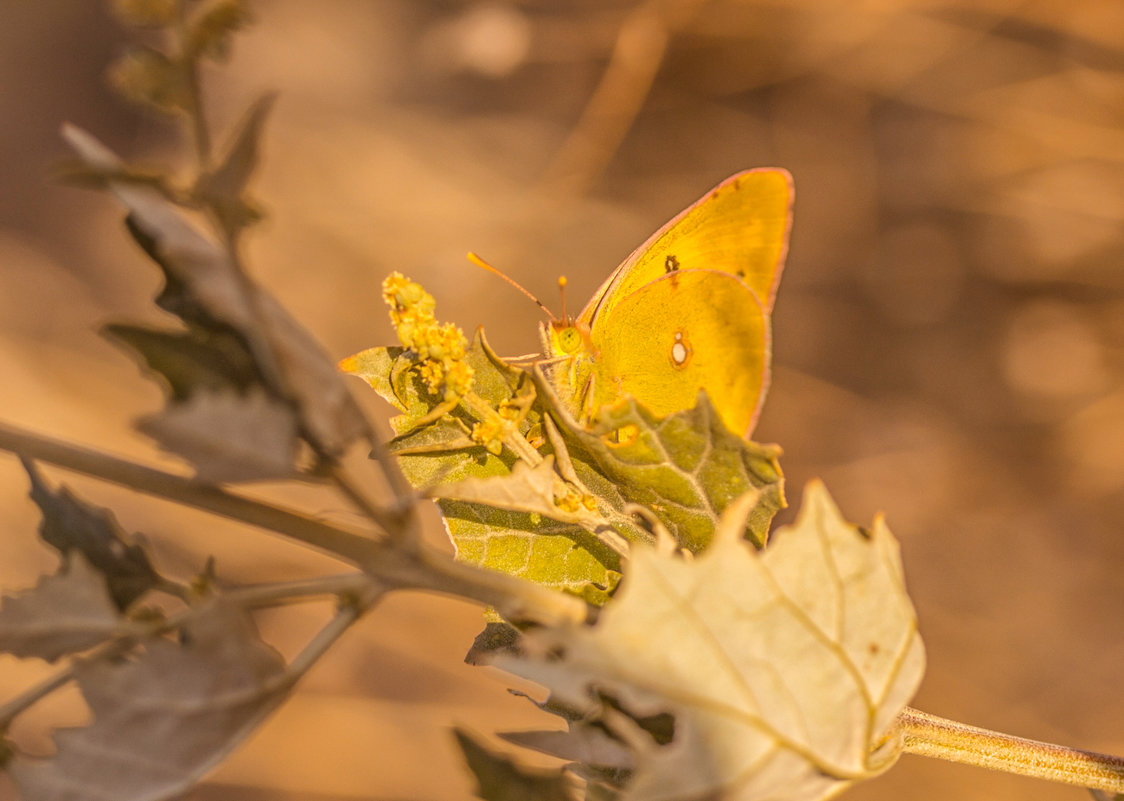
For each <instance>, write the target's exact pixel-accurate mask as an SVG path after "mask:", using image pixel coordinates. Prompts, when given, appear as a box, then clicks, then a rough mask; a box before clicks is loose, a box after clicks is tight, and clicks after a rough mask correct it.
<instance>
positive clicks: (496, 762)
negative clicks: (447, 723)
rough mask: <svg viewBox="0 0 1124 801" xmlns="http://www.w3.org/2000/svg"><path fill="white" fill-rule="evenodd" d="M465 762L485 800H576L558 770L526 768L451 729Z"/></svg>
mask: <svg viewBox="0 0 1124 801" xmlns="http://www.w3.org/2000/svg"><path fill="white" fill-rule="evenodd" d="M453 733H454V734H455V735H456V738H457V744H458V745H459V746H460V748H461V753H463V754H464V759H465V762H467V763H468V767H469V769H470V770H471V771H472V773H473V775H474V776H475V777H476V796H477V797H478V798H482V799H484V801H577V798H578V796H577V794H576V793H575V791H574V790H575V788H574V784H573V782H571V781H568V780H567V778H566V775H565V773H564V772H563V771H561V770H542V769H534V768H530V767H525V766H523V765H520V764H519V763H518V762H516V761H514V760H512V759H509V758H508V757H505V756H503V755H502V754H499V753H497V752H495V751H492V750H491V749H489V748H486V747H485V746H484V745H483V744H482V743H481V742H480V740H479V739H478V738H476V737H474V736H472V735H470V734H469V733H468V732H467V731H465V730H464V729H455V730H454V732H453Z"/></svg>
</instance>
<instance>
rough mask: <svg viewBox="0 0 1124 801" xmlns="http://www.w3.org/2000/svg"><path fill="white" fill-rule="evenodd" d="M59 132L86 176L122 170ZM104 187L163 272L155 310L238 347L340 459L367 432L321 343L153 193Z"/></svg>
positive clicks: (265, 385) (124, 185) (318, 444)
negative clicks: (91, 172) (83, 165)
mask: <svg viewBox="0 0 1124 801" xmlns="http://www.w3.org/2000/svg"><path fill="white" fill-rule="evenodd" d="M63 133H64V136H65V137H66V139H67V141H68V142H69V143H70V145H71V146H72V147H73V148H74V150H75V151H76V152H77V153H78V155H79V157H80V158H81V159H82V160H83V161H84V162H85V163H86V165H87V166H88V167H89V168H90V169H91V170H94V171H100V172H103V173H105V174H106V175H113V174H115V173H117V172H119V171H120V169H121V166H122V165H121V161H120V160H119V159H118V158H117V157H116V156H115V155H114V154H113V153H112V152H111V151H109V150H108V149H107V148H106V147H105V146H104V145H102V144H101V143H100V142H98V141H97V140H96V139H95V138H94V137H92V136H91V135H90V134H88V133H86V132H84V131H81V130H79V129H77V128H74V127H71V126H67V127H66V128H65V129H64V132H63ZM107 183H108V185H109V187H110V189H111V190H112V191H113V193H114V194H115V195H116V196H117V198H118V199H119V200H120V201H121V203H122V204H124V206H125V207H126V208H127V209H128V210H129V218H128V223H129V226H130V230H131V232H132V233H133V235H134V237H135V238H136V240H137V242H138V243H139V244H140V245H141V246H142V247H143V248H144V249H145V251H146V252H147V253H148V254H149V255H150V256H151V257H152V259H153V260H154V261H155V262H156V263H157V264H158V265H159V266H160V268H161V269H162V270H163V272H164V276H165V279H166V284H165V287H164V289H163V291H162V292H161V294H160V296H159V298H158V299H157V302H158V303H159V304H160V306H162V307H163V308H164V309H166V310H168V311H170V312H172V313H173V314H177V315H179V316H180V317H181V318H183V320H184V322H185V323H187V325H188V327H189V329H191V330H194V329H201V330H202V331H205V332H215V333H222V334H233V335H234V336H235V337H237V338H238V339H239V340H241V341H242V343H243V344H244V346H245V348H246V352H247V353H248V354H250V356H251V358H252V360H253V363H254V365H255V367H256V369H257V371H258V372H259V373H260V375H261V384H260V386H261V388H262V389H263V390H264V391H265V392H266V393H267V394H268V395H269V396H270V397H271V398H272V399H273V400H275V401H277V402H279V403H281V404H287V405H290V406H291V407H292V414H293V415H294V419H295V424H296V425H297V427H298V429H299V430H300V433H301V436H302V437H304V438H305V439H306V440H307V441H308V442H309V443H310V444H312V445H313V446H314V448H315V449H316V450H317V452H318V453H321V454H323V455H327V456H333V455H338V454H339V453H341V452H342V451H343V450H344V448H346V446H347V445H348V444H350V443H351V442H353V441H354V440H355V439H357V438H359V437H362V436H365V435H366V434H367V433H368V429H367V424H366V421H365V419H364V418H363V415H362V412H361V411H360V410H359V407H358V406H357V405H356V404H355V402H354V400H353V399H352V398H351V396H350V394H349V393H348V390H347V387H346V386H345V385H344V383H343V380H342V378H341V377H340V375H339V374H338V373H337V372H336V370H335V369H334V367H333V365H332V364H331V362H329V361H328V359H327V358H326V356H325V354H324V352H323V351H322V350H321V348H320V346H319V344H318V343H317V342H316V341H315V340H314V339H312V337H311V336H310V335H309V334H308V333H307V332H306V331H305V330H304V329H303V328H302V327H301V326H300V325H299V324H298V323H297V322H296V321H295V320H293V319H292V317H290V316H289V314H288V313H287V312H286V311H285V310H284V308H282V307H281V305H280V304H278V303H277V301H276V300H275V299H274V298H273V297H272V296H271V295H269V294H268V293H266V292H264V291H262V290H261V289H260V288H259V287H257V286H256V285H255V284H253V282H252V281H250V280H249V278H248V277H247V276H245V275H243V274H242V273H241V271H240V268H239V267H238V265H237V264H235V263H234V262H233V260H232V258H231V256H230V253H229V252H228V251H227V250H226V249H225V248H224V247H223V246H222V245H221V244H220V243H218V242H216V241H215V240H213V239H212V238H211V237H209V236H207V235H205V234H204V233H203V232H202V231H200V230H199V229H198V228H197V227H196V226H195V225H193V224H192V223H191V222H190V221H189V220H188V219H187V217H185V216H184V215H183V214H182V213H181V211H180V210H179V209H178V208H177V207H176V206H175V204H174V203H173V202H172V201H171V200H169V199H168V198H167V197H165V196H164V195H163V194H161V192H159V191H158V190H156V189H154V188H153V187H150V186H145V185H139V184H136V183H131V182H127V181H116V180H113V179H112V178H110V179H108V181H107Z"/></svg>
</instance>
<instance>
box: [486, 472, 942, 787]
mask: <svg viewBox="0 0 1124 801" xmlns="http://www.w3.org/2000/svg"><path fill="white" fill-rule="evenodd" d="M753 501H754V499H753V498H752V496H748V495H747V496H745V497H743V498H742V499H739V500H738V501H737V502H736V503H734V504H732V505H731V506H730V508H729V509H728V511H727V512H726V513H725V514H724V515H723V518H722V523H721V526H720V529H719V531H718V532H717V534H716V537H715V540H714V542H713V543H712V545H711V546H710V548H708V549H707V550H706V551H705V552H704V553H703V554H702V555H701V556H699V557H697V558H696V559H694V560H684V559H682V558H679V557H677V556H676V555H674V554H673V553H670V552H663V553H661V552H657V551H654V550H651V549H645V548H641V549H637V550H636V552H635V554H634V556H633V559H632V560H631V563H630V565H629V570H628V572H627V574H626V579H625V582H624V584H623V585H622V589H621V591H620V592H618V594H617V597H616V598H615V599H614V601H613V603H612V604H610V605H609V606H608V607H607V608H606V609H605V611H604V613H603V614H602V615H601V618H600V620H599V621H598V623H597V624H596V625H595V626H593V627H591V628H590V627H580V626H572V627H568V628H564V629H555V630H541V631H538V632H534V633H531V634H529V635H527V637H526V638H525V640H526V642H525V643H524V645H525V647H526V648H527V649H528V651H529V652H537V653H538V654H540V655H539V656H538V657H526V658H512V657H501V658H500V659H499V660H498V663H499V664H500V665H501V666H502V667H505V668H507V669H508V670H511V671H513V672H515V673H518V674H519V675H521V676H524V677H526V678H529V679H531V680H533V681H536V682H538V683H540V684H542V685H544V686H546V687H548V688H549V689H550V691H551V702H552V703H555V704H560V705H563V706H565V707H568V708H570V709H574V710H579V711H581V712H583V713H584V715H585V718H584V719H583V720H582V721H580V722H577V723H574V724H572V726H574V728H575V730H577V731H581V730H583V729H585V728H588V727H590V726H596V727H600V728H603V729H605V730H607V731H609V732H611V733H612V734H613V735H614V736H616V737H617V739H619V740H620V741H621V742H624V743H626V744H628V745H629V747H630V748H631V749H632V750H633V752H634V755H635V767H634V769H633V771H632V772H631V774H629V778H628V779H627V780H626V781H624V782H622V787H621V788H620V789H621V791H622V794H621V798H622V799H645V801H680V800H683V799H695V798H722V799H746V801H748V800H749V799H760V798H770V799H778V801H779V800H781V799H794V801H795V800H796V799H800V801H808V800H809V799H821V798H826V797H829V796H831V795H834V794H836V793H838V792H839V791H840V790H842V789H843V788H844V787H846V786H847V785H848V784H850V783H852V782H855V781H857V780H861V779H864V778H868V777H870V776H873V775H874V774H876V773H879V772H881V771H883V770H885V769H886V768H887V767H889V766H890V765H891V764H892V763H893V762H894V761H895V760H896V758H897V757H898V755H899V753H900V751H901V743H900V740H899V737H898V736H897V735H896V733H895V731H894V729H893V722H894V719H895V717H896V716H897V714H898V712H899V711H900V710H901V709H902V708H903V707H904V706H905V704H906V703H907V702H908V700H909V699H910V697H911V696H912V695H913V693H914V692H915V690H916V688H917V685H918V684H919V682H920V680H921V675H922V672H923V670H924V651H923V648H922V645H921V639H920V637H919V635H918V632H917V622H916V617H915V614H914V611H913V607H912V605H911V604H910V601H909V598H908V596H907V595H906V592H905V586H904V581H903V578H902V572H901V564H900V560H899V554H898V548H897V543H896V541H895V540H894V538H893V536H892V535H891V534H890V532H889V530H888V529H887V528H886V526H885V524H884V523H883V522H882V521H881V520H876V521H875V524H874V527H873V529H872V530H871V532H870V533H869V534H867V533H865V532H863V531H862V530H860V529H858V528H857V527H855V526H852V525H850V524H848V523H846V522H845V521H844V520H843V519H842V517H841V516H840V514H839V511H838V509H837V508H836V507H835V505H834V504H833V503H832V501H831V499H830V498H829V497H828V495H827V491H826V490H825V489H824V488H823V487H822V485H820V484H818V483H813V484H810V485H809V486H808V489H807V491H806V493H805V503H804V507H803V509H802V510H801V514H800V516H799V518H798V520H797V522H796V523H795V525H794V526H792V527H791V528H790V529H788V530H783V531H779V532H777V538H776V542H774V543H773V544H772V545H771V546H770V547H769V548H767V549H765V551H764V552H762V553H757V552H756V551H754V550H753V549H752V548H750V547H748V546H747V545H746V544H745V543H744V541H743V540H742V530H743V526H744V518H745V515H746V514H747V513H748V511H749V509H751V508H752V505H753ZM607 699H608V700H607ZM660 713H667V714H670V715H671V716H673V718H674V730H673V732H674V733H673V735H672V736H671V738H670V741H669V742H666V743H663V742H661V738H659V737H657V736H655V734H654V731H653V730H652V728H651V726H650V725H649V724H646V723H645V722H644V721H645V719H648V720H650V719H652V716H655V715H659V714H660Z"/></svg>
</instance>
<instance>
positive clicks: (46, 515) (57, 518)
mask: <svg viewBox="0 0 1124 801" xmlns="http://www.w3.org/2000/svg"><path fill="white" fill-rule="evenodd" d="M22 461H23V466H24V469H25V470H26V471H27V475H28V478H29V479H30V480H31V500H32V501H34V502H35V505H36V506H38V507H39V510H40V512H42V514H43V520H42V522H40V524H39V536H40V537H42V538H43V541H44V542H45V543H47V544H48V545H50V546H51V547H53V548H55V549H56V550H58V551H59V553H61V554H62V555H63V558H64V559H69V558H70V557H71V556H72V554H75V553H77V554H81V555H82V556H83V557H84V558H85V560H86V561H87V562H88V563H89V564H90V566H91V567H93V568H94V569H95V570H97V571H98V572H99V573H101V574H102V576H104V580H105V585H106V586H107V587H108V588H109V593H110V596H111V597H112V599H113V602H114V603H115V604H116V605H117V608H118V609H122V610H124V609H126V608H127V607H128V606H129V605H130V604H131V603H132V602H133V601H135V600H136V599H137V598H139V597H140V596H141V595H143V594H144V593H146V592H147V591H148V590H150V589H151V588H152V587H154V586H155V585H156V584H157V583H158V582H159V581H160V576H159V575H158V574H157V572H156V570H155V569H154V568H153V567H152V562H151V561H149V558H148V554H147V553H145V550H144V548H142V547H141V546H140V545H139V544H137V543H135V542H129V541H128V540H127V539H126V537H125V532H124V531H123V530H122V529H121V526H120V525H118V523H117V518H116V517H114V515H113V513H112V512H111V511H109V510H108V509H101V508H98V507H95V506H91V505H90V504H88V503H86V502H85V501H83V500H81V499H79V498H76V497H75V496H74V495H73V494H72V493H71V492H70V490H68V489H67V488H66V487H60V488H59V489H58V490H52V489H51V488H50V487H48V486H47V484H46V483H45V482H44V481H43V477H42V476H41V475H39V471H38V470H37V469H36V468H35V465H34V464H33V463H32V462H30V461H28V460H26V459H24V460H22Z"/></svg>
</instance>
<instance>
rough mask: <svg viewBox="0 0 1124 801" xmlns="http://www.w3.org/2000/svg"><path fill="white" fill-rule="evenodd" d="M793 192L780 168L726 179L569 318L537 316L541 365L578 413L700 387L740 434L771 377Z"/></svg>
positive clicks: (689, 397)
mask: <svg viewBox="0 0 1124 801" xmlns="http://www.w3.org/2000/svg"><path fill="white" fill-rule="evenodd" d="M792 197H793V187H792V176H791V175H789V173H788V172H787V171H786V170H783V169H773V168H768V169H756V170H748V171H746V172H741V173H738V174H737V175H734V176H732V177H730V178H727V179H726V180H725V181H723V182H722V183H721V184H719V185H718V186H716V187H715V188H714V189H712V190H711V191H710V192H708V193H707V194H706V195H704V196H703V197H702V198H701V199H700V200H698V201H697V202H695V203H694V204H693V205H691V206H690V207H688V208H687V209H686V210H685V211H683V212H682V213H680V214H679V216H677V217H676V218H675V219H673V220H672V221H671V222H669V223H668V224H667V225H665V226H664V227H663V228H661V229H660V230H659V231H657V232H656V233H655V234H653V235H652V236H651V237H650V238H649V239H648V241H647V242H645V243H644V244H643V245H641V246H640V247H639V248H637V249H636V250H635V251H634V252H633V253H632V255H631V256H629V257H628V258H627V259H625V261H624V262H623V263H622V264H621V265H620V266H619V267H617V269H616V270H614V271H613V274H612V275H610V276H609V278H608V280H607V281H605V283H604V284H603V285H602V286H601V288H600V289H598V290H597V292H596V293H595V294H594V295H593V298H592V299H591V300H590V301H589V303H588V304H587V305H586V307H585V308H584V309H583V310H582V312H581V314H579V315H578V316H577V318H576V319H562V320H554V321H552V322H550V323H545V324H544V325H543V329H542V337H543V346H544V347H545V349H546V351H547V353H548V355H549V357H550V358H549V359H548V360H547V366H548V372H549V374H550V376H551V378H552V380H553V381H554V384H555V387H556V389H557V390H558V392H559V393H560V395H561V396H562V397H563V398H564V399H566V400H568V401H569V402H570V404H571V406H572V410H573V411H574V413H575V414H576V415H577V416H578V418H579V419H580V420H581V421H582V422H586V423H588V422H590V421H591V420H592V419H593V418H594V416H595V415H596V414H597V412H598V410H599V409H600V408H601V407H602V406H604V405H605V404H608V403H613V402H614V401H616V400H618V399H620V398H621V397H622V396H625V395H631V396H632V397H633V398H635V399H636V400H637V401H639V402H640V403H641V404H642V405H644V406H645V407H647V408H648V409H649V410H650V411H652V412H653V413H655V414H657V415H659V416H661V417H662V416H665V415H668V414H671V413H673V412H677V411H681V410H684V409H690V408H693V407H694V405H695V403H696V401H697V399H698V393H699V390H700V389H705V390H706V393H707V395H708V396H709V398H710V401H711V403H712V404H713V405H714V407H715V409H716V410H717V412H718V414H719V415H720V416H721V417H722V420H723V422H724V423H725V424H726V426H727V427H728V428H729V429H730V430H731V431H734V432H736V433H738V434H742V435H745V436H748V435H749V433H750V431H752V430H753V426H754V424H755V423H756V421H757V415H758V412H759V411H760V408H761V404H762V402H763V401H764V397H765V390H766V388H767V387H768V384H769V362H770V325H769V322H770V312H771V311H772V308H773V299H774V297H775V296H776V292H777V284H778V282H779V281H780V276H781V270H782V268H783V266H784V257H785V253H786V251H787V250H788V233H789V228H790V227H791V220H792V214H791V211H792Z"/></svg>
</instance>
